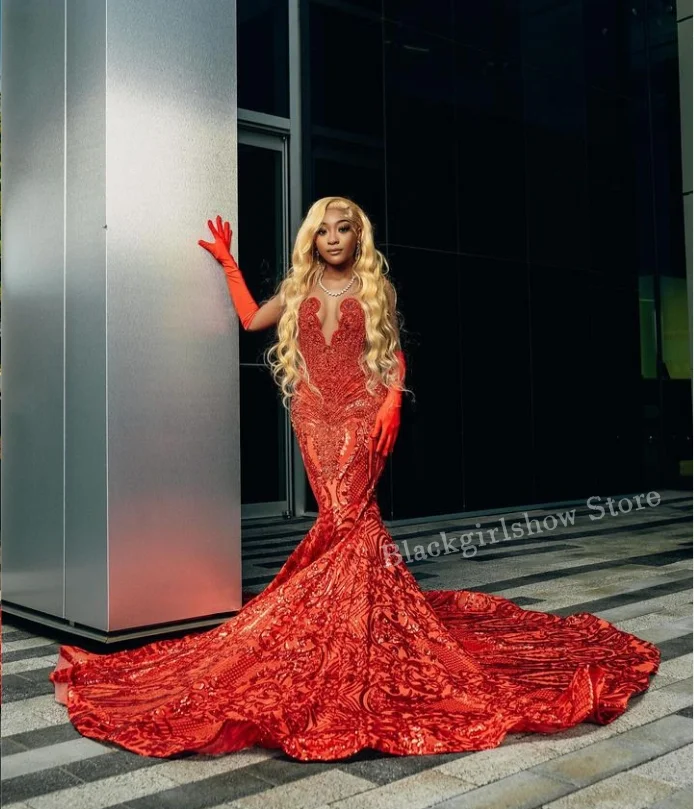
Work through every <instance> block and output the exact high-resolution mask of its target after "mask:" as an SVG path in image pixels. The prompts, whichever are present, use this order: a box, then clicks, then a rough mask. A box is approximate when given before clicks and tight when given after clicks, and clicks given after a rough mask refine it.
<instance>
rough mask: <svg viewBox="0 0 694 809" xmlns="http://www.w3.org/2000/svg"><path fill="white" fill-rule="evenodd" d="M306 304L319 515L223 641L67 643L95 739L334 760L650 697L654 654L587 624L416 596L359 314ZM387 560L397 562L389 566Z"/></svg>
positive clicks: (58, 688)
mask: <svg viewBox="0 0 694 809" xmlns="http://www.w3.org/2000/svg"><path fill="white" fill-rule="evenodd" d="M319 308H320V302H319V301H318V299H317V298H315V297H309V298H307V299H306V300H305V301H304V302H303V303H302V304H301V308H300V312H299V340H300V347H301V349H302V353H303V354H304V356H305V358H306V362H307V365H308V368H309V373H310V375H311V378H312V381H313V383H314V384H315V385H316V387H317V388H318V389H319V390H320V393H321V394H322V396H320V395H316V394H315V393H313V392H311V391H310V389H309V388H308V387H307V386H306V385H305V383H302V384H301V386H300V389H299V392H298V393H297V395H296V397H295V398H294V400H293V402H292V410H291V418H292V424H293V427H294V429H295V431H296V435H297V438H298V442H299V445H300V447H301V452H302V455H303V459H304V462H305V465H306V469H307V473H308V477H309V480H310V483H311V486H312V488H313V491H314V493H315V496H316V500H317V502H318V504H319V516H318V518H317V519H316V522H315V523H314V525H313V526H312V527H311V529H310V530H309V532H308V534H307V535H306V536H305V538H304V539H303V540H302V542H301V543H300V544H299V545H298V546H297V548H296V549H295V550H294V552H293V553H292V554H291V556H290V557H289V559H288V560H287V562H286V563H285V565H284V566H283V567H282V569H281V570H280V572H279V573H278V575H277V577H276V578H275V579H274V580H273V581H272V582H271V584H270V585H269V586H268V587H267V588H266V590H265V591H264V592H262V593H261V594H259V595H257V596H256V597H254V598H253V599H251V600H250V601H249V602H248V603H247V604H245V605H244V607H243V608H242V609H241V610H240V612H239V613H237V614H236V615H235V616H234V617H233V618H232V619H230V620H228V621H227V622H226V623H224V624H222V625H220V626H218V627H217V628H215V629H212V630H208V631H206V632H203V633H198V634H190V635H186V636H185V637H183V638H177V639H174V640H170V639H167V640H161V641H155V642H153V643H149V644H148V645H145V646H142V647H141V648H139V649H136V650H126V651H121V652H115V653H110V654H105V655H100V654H94V653H87V652H85V651H83V650H81V649H79V648H77V647H74V646H62V647H61V649H60V656H59V661H58V665H57V667H56V669H55V671H53V672H52V673H51V675H50V678H51V680H52V681H53V683H54V684H55V694H56V699H57V700H58V701H60V702H63V703H64V704H66V705H67V708H68V712H69V717H70V720H71V721H72V723H73V724H74V726H75V727H76V728H77V729H78V730H79V731H80V733H82V734H83V735H85V736H88V737H91V738H93V739H97V740H103V741H108V742H113V743H115V744H117V745H120V746H122V747H124V748H127V749H129V750H132V751H135V752H137V753H140V754H144V755H148V756H160V757H166V756H171V755H173V754H177V753H181V752H184V751H196V752H198V753H227V752H231V751H234V750H238V749H240V748H243V747H247V746H249V745H254V744H257V745H261V746H265V747H274V748H282V749H283V750H284V751H285V752H286V753H287V754H289V755H290V756H292V757H294V758H297V759H304V760H308V759H322V760H330V759H337V758H342V757H347V756H349V755H351V754H353V753H356V752H357V751H359V750H361V749H362V748H375V749H378V750H380V751H384V752H387V753H392V754H402V755H411V754H428V753H444V752H453V751H465V750H478V749H483V748H490V747H496V746H498V745H499V744H501V742H502V741H503V740H504V737H505V736H506V734H507V733H509V732H519V731H535V732H539V733H554V732H557V731H561V730H563V729H565V728H569V727H571V726H572V725H575V724H577V723H579V722H583V721H590V722H595V723H600V724H607V723H609V722H611V721H612V720H614V719H615V718H616V717H617V716H619V715H620V714H621V713H622V712H623V711H624V710H625V709H626V707H627V701H628V699H629V697H630V696H631V695H632V694H635V693H638V692H641V691H644V690H646V689H647V688H648V686H649V675H651V674H654V673H655V672H656V671H657V669H658V665H659V662H660V653H659V650H658V649H657V647H656V646H654V645H652V644H651V643H648V642H646V641H643V640H641V639H639V638H637V637H635V636H634V635H631V634H629V633H627V632H623V631H620V630H619V629H617V628H616V627H615V626H613V625H612V624H610V623H608V622H607V621H605V620H602V619H601V618H598V617H597V616H594V615H591V614H589V613H578V614H575V615H571V616H569V617H567V618H560V617H557V616H553V615H550V614H546V613H542V612H534V611H531V610H525V609H522V608H521V607H519V606H517V605H515V604H514V603H512V602H511V601H509V600H507V599H505V598H501V597H498V596H493V595H488V594H486V593H481V592H474V591H468V590H459V591H455V590H439V591H430V592H423V591H422V590H421V589H420V588H419V586H418V584H417V582H416V580H415V579H414V577H413V576H412V574H411V573H410V571H409V570H408V568H407V566H406V564H404V563H400V564H397V563H393V560H394V559H395V558H396V557H394V556H393V555H392V553H391V551H393V549H394V548H395V546H394V543H393V541H392V538H391V536H390V535H389V533H388V531H387V530H386V528H385V527H384V525H383V523H382V521H381V517H380V514H379V510H378V506H377V503H376V500H375V497H374V487H375V481H376V479H377V478H378V476H380V474H381V473H382V471H383V463H384V462H383V461H382V460H380V461H378V463H377V465H376V468H375V474H373V475H372V479H371V481H369V480H368V479H367V447H368V437H369V433H370V431H371V429H372V427H373V424H374V420H375V418H376V413H377V411H378V408H379V406H380V404H381V403H382V401H383V399H384V398H385V394H386V389H385V388H384V387H381V388H379V394H378V396H376V397H372V396H370V395H369V394H368V392H367V391H366V388H365V377H364V374H363V372H362V370H361V368H360V366H359V359H360V355H361V353H362V350H363V347H364V341H365V323H364V313H363V310H362V307H361V304H360V303H359V302H358V301H357V300H356V298H346V299H344V300H343V301H342V303H341V319H340V321H339V325H338V327H337V331H336V332H335V333H334V334H333V336H332V339H331V342H330V344H328V343H327V341H326V338H325V337H324V336H323V333H322V331H321V325H320V322H319V320H318V317H317V312H318V309H319ZM388 560H390V564H389V563H388Z"/></svg>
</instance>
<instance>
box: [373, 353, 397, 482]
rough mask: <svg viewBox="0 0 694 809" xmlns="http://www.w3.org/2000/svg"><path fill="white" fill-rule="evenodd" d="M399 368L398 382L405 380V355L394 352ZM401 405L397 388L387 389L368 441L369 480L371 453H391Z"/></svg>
mask: <svg viewBox="0 0 694 809" xmlns="http://www.w3.org/2000/svg"><path fill="white" fill-rule="evenodd" d="M395 356H396V357H397V358H398V363H399V366H400V374H399V377H398V380H399V381H400V382H401V383H402V382H404V380H405V371H406V365H405V355H404V354H403V353H402V351H401V350H398V351H396V352H395ZM401 404H402V391H401V390H399V389H398V388H389V390H388V395H387V396H386V398H385V401H384V402H383V404H382V405H381V407H380V409H379V411H378V413H377V414H376V424H375V425H374V429H373V432H372V433H371V437H370V439H369V478H371V468H372V466H373V453H374V452H378V453H381V454H382V455H383V456H384V457H385V456H387V455H389V454H390V453H391V452H392V451H393V447H394V446H395V439H396V438H397V437H398V431H399V429H400V406H401Z"/></svg>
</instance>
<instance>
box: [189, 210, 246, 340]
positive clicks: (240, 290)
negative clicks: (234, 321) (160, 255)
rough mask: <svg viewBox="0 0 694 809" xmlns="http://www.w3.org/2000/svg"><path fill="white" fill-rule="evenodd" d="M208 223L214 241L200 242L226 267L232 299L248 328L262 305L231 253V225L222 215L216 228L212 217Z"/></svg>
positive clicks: (243, 324) (237, 312) (218, 218)
mask: <svg viewBox="0 0 694 809" xmlns="http://www.w3.org/2000/svg"><path fill="white" fill-rule="evenodd" d="M207 225H208V227H209V228H210V230H211V231H212V235H213V236H214V242H204V241H202V239H200V241H198V244H199V245H200V247H204V248H205V250H207V251H208V253H211V254H212V255H213V256H214V257H215V258H216V259H217V261H218V262H219V263H220V264H221V265H222V267H223V268H224V274H225V275H226V279H227V287H228V288H229V294H230V295H231V300H232V301H233V302H234V308H235V309H236V314H237V315H238V316H239V320H240V321H241V325H242V326H243V328H244V329H246V330H248V328H249V327H250V325H251V323H252V322H253V318H254V317H255V313H256V312H257V311H258V309H259V308H260V307H259V306H258V304H257V303H256V302H255V300H254V298H253V296H252V295H251V293H250V291H249V289H248V287H247V286H246V282H245V280H244V277H243V275H242V274H241V270H240V269H239V265H238V264H237V263H236V260H235V259H234V257H233V256H232V255H231V235H232V234H231V227H230V225H229V223H228V222H222V217H221V216H218V217H217V227H216V228H215V226H214V225H213V224H212V220H210V219H208V220H207Z"/></svg>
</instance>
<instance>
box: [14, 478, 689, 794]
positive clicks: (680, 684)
mask: <svg viewBox="0 0 694 809" xmlns="http://www.w3.org/2000/svg"><path fill="white" fill-rule="evenodd" d="M661 497H662V502H661V503H660V505H658V506H657V507H656V508H649V509H647V510H643V511H637V512H633V511H632V512H631V513H630V514H623V515H620V516H617V517H611V516H609V515H608V516H605V517H604V518H603V519H602V520H597V521H592V520H590V519H589V514H590V513H593V515H595V513H594V512H589V511H588V509H587V508H586V507H585V505H584V506H583V508H581V507H580V506H577V507H576V513H575V521H574V524H573V525H572V526H570V527H567V528H557V529H555V530H543V532H542V533H539V534H535V535H533V536H529V535H525V536H524V537H522V538H520V539H518V540H513V539H509V540H501V541H499V542H498V543H497V544H495V545H491V544H487V545H485V546H484V547H481V546H478V547H477V551H476V553H475V554H474V556H471V557H470V558H463V557H462V555H461V554H450V555H445V556H440V557H438V558H431V559H430V560H427V561H421V562H413V563H412V565H411V569H412V571H413V572H414V573H415V575H416V576H417V578H418V579H419V581H420V582H421V585H422V587H423V588H424V589H443V588H466V589H471V590H484V591H486V592H490V593H495V594H498V595H503V596H505V597H507V598H511V599H513V600H514V601H516V602H517V603H519V604H521V605H523V606H529V607H531V608H532V609H539V610H543V611H547V612H553V613H557V614H560V615H569V614H571V613H574V612H582V611H588V612H593V613H596V614H598V615H600V616H601V617H603V618H605V619H607V620H609V621H612V622H613V623H615V624H616V625H617V626H619V627H620V628H622V629H625V630H628V631H631V632H633V633H634V634H636V635H638V636H639V637H642V638H645V639H647V640H650V641H652V642H654V643H656V644H657V645H658V646H659V648H660V649H661V652H662V664H661V668H660V671H659V673H658V674H657V675H656V676H655V677H654V678H653V679H652V684H651V688H650V690H649V691H648V692H646V693H645V694H641V695H638V696H636V697H634V698H632V700H631V701H630V703H629V707H628V709H627V711H626V712H625V713H624V714H623V715H622V716H621V717H620V718H619V719H617V720H616V721H614V722H613V723H612V724H610V725H602V726H601V725H594V724H588V723H584V724H582V725H579V726H577V727H574V728H571V729H570V730H567V731H565V732H562V733H557V734H552V735H542V734H514V735H509V736H508V737H507V738H506V739H505V741H504V743H503V744H502V745H501V746H500V747H498V748H495V749H493V750H482V751H476V752H473V753H461V754H457V753H456V754H449V755H441V756H411V757H398V756H387V755H383V754H381V753H376V752H370V751H368V752H364V753H361V754H359V755H357V756H354V757H353V758H351V759H349V760H347V761H343V762H331V763H322V762H297V761H293V760H292V759H290V758H289V757H288V756H286V755H284V754H282V753H278V752H277V751H268V750H263V749H260V748H253V749H251V750H246V751H243V752H240V753H235V754H231V755H228V756H222V757H202V756H199V757H191V758H187V759H176V760H170V761H167V760H162V759H156V758H145V757H142V756H137V755H135V754H132V753H129V752H127V751H125V750H122V749H120V748H116V747H109V746H106V745H102V744H98V743H96V742H93V741H91V740H90V739H86V738H83V737H81V736H80V735H79V734H78V733H77V732H76V731H75V730H74V728H73V727H72V725H70V724H69V722H67V721H66V713H65V709H64V707H63V706H61V705H59V704H58V703H56V702H55V701H54V699H53V688H52V684H51V683H50V681H49V680H48V674H49V672H50V671H51V670H52V668H53V666H54V665H55V662H56V659H57V649H58V647H57V642H56V641H57V640H59V639H58V638H56V637H49V636H48V633H46V634H45V636H44V635H41V634H34V633H33V632H31V631H27V629H26V627H23V628H22V629H19V628H18V627H17V625H16V624H15V625H14V626H13V619H12V618H11V617H10V616H6V617H5V622H4V626H3V684H2V693H3V701H4V704H3V707H2V751H1V753H2V783H1V786H2V806H3V807H7V809H30V808H31V809H101V807H118V809H128V808H129V807H130V808H131V809H155V808H158V807H167V809H208V808H210V809H212V808H214V809H219V807H224V809H231V807H234V808H237V807H238V809H241V808H242V807H246V809H250V807H263V809H273V807H278V809H280V808H281V809H291V808H292V807H296V809H309V808H312V809H324V807H327V806H330V807H331V809H367V808H371V807H372V808H373V809H384V808H385V807H393V808H394V809H417V808H418V807H440V809H444V808H445V809H468V808H471V807H480V809H482V807H484V809H494V808H495V807H499V808H500V807H508V809H526V808H527V809H530V807H547V809H582V808H583V807H598V808H599V809H602V808H603V807H604V809H622V807H629V809H633V807H654V808H655V807H660V809H666V807H667V809H674V808H675V807H685V806H687V807H691V806H692V634H691V632H692V598H691V586H692V573H691V570H692V565H691V554H692V550H691V548H692V499H691V496H689V495H688V494H687V493H686V492H685V493H683V492H661ZM570 510H571V509H570V508H562V509H546V510H538V511H536V512H529V513H528V517H529V518H533V517H534V518H540V519H542V518H543V517H545V516H546V515H548V514H554V513H557V512H558V511H570ZM524 514H525V512H522V513H520V514H518V513H516V514H506V515H501V514H495V515H492V516H485V517H478V518H469V519H467V520H461V521H459V522H451V521H447V522H445V523H441V524H439V523H426V524H422V525H407V526H394V527H393V528H392V529H391V531H392V533H393V535H394V536H395V538H396V539H397V540H398V542H399V543H400V544H401V546H402V548H403V549H404V547H405V546H404V544H403V540H407V543H408V547H409V548H410V549H411V550H413V548H414V546H415V545H416V544H417V543H418V542H419V543H428V542H430V541H431V540H433V539H436V538H439V532H440V531H442V530H445V531H446V533H447V535H448V537H449V538H451V537H453V536H459V535H460V532H461V531H464V530H470V529H475V528H477V525H476V524H477V523H480V524H481V525H480V530H485V529H488V528H492V527H497V528H500V526H501V519H502V517H504V518H505V520H506V523H507V524H508V525H510V524H511V522H513V521H514V520H517V519H519V518H520V519H521V520H522V521H524ZM309 524H310V522H307V523H305V524H302V525H296V524H293V525H292V526H284V528H283V530H282V531H280V530H278V529H277V528H274V529H272V531H271V532H270V531H269V530H268V529H262V528H254V529H252V530H248V531H246V532H244V557H245V558H244V583H245V587H246V588H247V589H249V590H252V591H259V590H261V589H262V588H263V587H264V586H265V585H266V584H267V582H269V581H270V580H271V579H272V577H273V575H274V573H275V572H276V571H277V570H278V569H279V566H280V565H281V563H282V561H283V560H284V559H285V558H286V557H287V555H288V553H289V552H290V550H291V549H292V548H293V547H294V546H295V545H296V543H297V542H298V541H299V539H300V538H301V536H302V535H303V533H304V532H305V530H306V529H307V528H308V525H309Z"/></svg>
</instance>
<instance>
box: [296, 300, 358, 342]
mask: <svg viewBox="0 0 694 809" xmlns="http://www.w3.org/2000/svg"><path fill="white" fill-rule="evenodd" d="M311 299H313V300H315V301H318V309H316V310H314V311H313V312H312V315H313V317H315V319H316V325H317V326H318V331H319V332H320V333H321V337H322V338H323V343H324V344H325V346H326V348H331V347H332V345H333V343H334V342H335V336H336V335H337V333H338V332H339V331H341V330H342V325H343V315H342V304H343V303H345V302H346V301H356V300H357V296H356V295H350V296H349V297H347V298H343V299H342V300H341V301H339V302H338V304H337V326H336V327H335V330H334V331H333V333H332V334H331V335H330V342H328V338H327V337H326V335H325V332H324V331H323V325H322V323H321V320H320V312H321V311H322V309H323V301H322V300H321V299H320V298H319V297H318V296H317V295H309V296H308V297H307V298H306V299H305V300H304V303H306V301H310V300H311Z"/></svg>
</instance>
